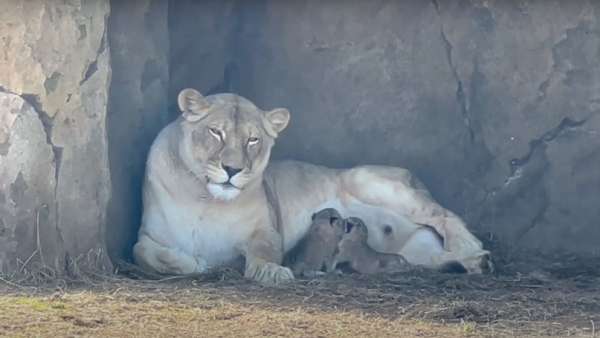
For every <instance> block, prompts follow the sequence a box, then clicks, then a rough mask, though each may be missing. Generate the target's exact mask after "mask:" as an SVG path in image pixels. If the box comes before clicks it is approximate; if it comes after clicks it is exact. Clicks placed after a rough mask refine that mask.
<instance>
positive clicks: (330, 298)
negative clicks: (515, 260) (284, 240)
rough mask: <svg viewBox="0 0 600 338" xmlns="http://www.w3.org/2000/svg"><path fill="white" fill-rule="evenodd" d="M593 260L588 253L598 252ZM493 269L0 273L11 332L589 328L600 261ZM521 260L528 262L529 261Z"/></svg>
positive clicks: (542, 332)
mask: <svg viewBox="0 0 600 338" xmlns="http://www.w3.org/2000/svg"><path fill="white" fill-rule="evenodd" d="M594 264H595V263H594ZM516 270H518V269H513V270H511V269H505V270H504V271H503V272H502V274H501V275H497V276H462V275H447V274H437V273H431V272H413V273H405V274H395V275H380V276H369V277H367V276H358V275H352V276H341V277H336V276H330V277H326V278H323V279H319V280H312V281H311V280H299V281H296V282H294V283H292V284H288V285H285V286H282V287H278V288H268V287H263V286H260V285H257V284H255V283H252V282H249V281H246V280H244V279H242V278H241V276H240V275H239V273H237V272H235V271H232V270H228V269H225V270H219V271H215V272H213V273H210V274H207V275H203V276H196V277H193V278H184V279H182V278H168V279H165V280H135V279H131V278H126V277H125V276H118V277H116V276H104V277H98V276H97V277H96V278H93V279H87V280H86V281H85V282H83V283H81V282H72V281H71V282H68V283H65V282H61V283H57V284H54V285H48V286H44V287H40V286H39V285H36V286H34V285H27V284H24V285H15V283H14V282H10V281H8V280H6V282H7V283H8V284H7V283H3V282H2V281H0V308H1V309H2V310H1V311H0V335H2V336H11V337H13V336H14V337H63V336H98V337H99V336H101V337H181V336H196V337H258V336H260V337H263V336H285V337H365V336H372V337H442V336H443V337H482V336H483V337H486V336H488V337H542V336H543V337H545V336H554V337H568V336H572V337H593V336H595V335H596V332H595V330H596V328H595V326H596V325H597V324H600V292H599V291H600V284H599V283H598V282H600V269H598V266H596V265H587V266H581V264H579V265H578V266H575V265H574V264H572V263H569V264H567V265H564V266H557V265H553V266H548V267H547V268H546V269H544V270H536V271H534V272H531V273H519V272H517V271H516ZM525 270H529V269H525Z"/></svg>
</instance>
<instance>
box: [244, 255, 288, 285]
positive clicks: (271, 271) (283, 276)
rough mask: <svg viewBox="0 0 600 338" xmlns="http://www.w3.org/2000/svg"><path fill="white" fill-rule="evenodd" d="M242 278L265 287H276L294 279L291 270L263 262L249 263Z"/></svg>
mask: <svg viewBox="0 0 600 338" xmlns="http://www.w3.org/2000/svg"><path fill="white" fill-rule="evenodd" d="M244 276H245V277H246V278H250V279H254V280H255V281H257V282H259V283H261V284H266V285H277V284H281V283H285V282H287V281H290V280H293V279H294V274H293V273H292V270H290V269H288V268H286V267H283V266H281V265H279V264H275V263H271V262H264V261H258V262H251V263H249V264H248V265H247V266H246V272H245V273H244Z"/></svg>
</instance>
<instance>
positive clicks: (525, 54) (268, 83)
mask: <svg viewBox="0 0 600 338" xmlns="http://www.w3.org/2000/svg"><path fill="white" fill-rule="evenodd" d="M200 7H202V6H200V5H197V4H195V3H194V2H193V1H190V0H187V1H186V0H184V1H177V6H174V7H172V8H171V13H170V16H171V17H176V18H178V20H177V21H176V22H173V23H172V24H171V27H170V28H171V37H172V39H171V53H172V55H171V67H172V68H173V69H179V71H174V72H173V74H172V79H171V81H172V82H171V89H172V92H176V91H177V90H179V89H180V88H183V87H185V86H188V85H193V86H195V87H196V88H198V89H201V90H204V91H207V90H210V88H212V86H214V85H215V84H219V83H222V84H226V83H228V81H227V79H228V78H237V79H239V82H240V86H239V88H238V90H237V91H238V92H240V93H241V94H242V95H245V96H247V97H249V98H250V99H252V100H254V101H255V102H256V103H257V104H258V105H259V106H261V107H265V108H271V107H274V106H286V107H288V108H290V110H291V112H292V121H291V124H290V126H289V127H288V129H287V130H286V132H285V133H284V134H283V135H282V137H281V138H280V139H279V140H278V144H277V146H276V148H275V149H274V153H273V156H274V157H275V158H296V159H300V160H307V161H311V162H315V163H320V164H325V165H329V166H333V167H348V166H351V165H356V164H362V163H364V164H370V163H372V164H389V165H399V166H403V167H406V168H409V169H411V170H412V171H413V172H414V173H416V174H417V176H419V177H420V178H421V179H422V180H423V181H424V182H425V183H426V185H427V186H428V187H429V188H430V189H431V191H432V193H433V195H434V196H435V197H436V199H438V200H439V201H440V202H441V203H442V204H444V205H445V206H447V207H449V208H450V209H452V210H454V211H456V212H457V213H459V214H461V215H462V216H463V217H465V218H466V220H467V221H468V223H469V225H470V227H471V229H473V230H474V231H475V232H476V233H478V234H479V235H480V237H481V238H482V239H487V238H490V237H492V238H493V239H494V240H498V242H499V243H500V244H501V245H504V246H507V247H512V248H514V247H517V248H529V249H540V250H544V251H550V252H556V251H560V250H566V251H570V252H574V253H578V254H584V255H597V254H600V251H599V249H598V243H599V242H600V226H599V222H600V221H599V220H600V208H598V205H600V170H599V168H600V151H598V149H600V136H599V130H600V120H599V117H598V115H599V114H600V63H599V62H598V60H599V59H600V25H599V22H598V17H600V4H599V3H598V2H597V1H591V0H588V1H585V0H582V1H570V2H560V1H519V2H506V1H486V0H464V1H437V0H432V1H419V0H409V1H377V2H367V1H344V2H342V1H328V2H313V1H273V0H267V1H263V2H260V3H257V2H252V3H250V2H244V1H227V2H221V3H220V4H219V5H218V6H213V7H210V8H204V7H203V8H200ZM194 13H195V14H194ZM196 15H203V16H207V17H209V19H206V20H197V17H196ZM214 22H218V23H219V24H216V23H214ZM213 23H214V24H213ZM227 23H228V24H227ZM192 31H195V32H199V33H198V34H197V35H194V36H192V35H190V34H189V33H186V32H192ZM228 63H229V64H235V65H237V67H234V68H233V69H235V70H237V74H235V76H231V74H230V76H229V77H228V76H223V73H227V72H224V70H226V69H228V67H227V65H228ZM184 65H194V67H192V69H194V71H193V72H184V71H183V70H184V69H187V68H186V67H185V66H184ZM221 79H222V80H221ZM220 81H221V82H220Z"/></svg>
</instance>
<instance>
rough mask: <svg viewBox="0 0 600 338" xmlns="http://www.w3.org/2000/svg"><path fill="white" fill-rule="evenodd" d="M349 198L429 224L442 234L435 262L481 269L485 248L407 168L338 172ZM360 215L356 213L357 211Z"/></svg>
mask: <svg viewBox="0 0 600 338" xmlns="http://www.w3.org/2000/svg"><path fill="white" fill-rule="evenodd" d="M342 184H343V187H342V188H343V191H344V192H346V194H347V196H349V197H348V198H349V199H354V200H355V201H358V202H359V203H362V204H366V205H370V206H376V207H380V208H384V209H386V210H388V211H389V212H392V213H396V214H400V215H403V216H404V217H406V218H407V219H409V220H410V221H411V222H413V223H414V224H423V225H428V226H431V227H432V228H434V229H435V231H436V232H437V233H438V234H439V235H440V236H441V237H442V238H443V248H444V252H443V254H440V255H433V256H435V257H432V258H434V260H436V261H437V264H438V265H439V264H443V263H445V262H448V261H458V262H460V263H461V264H463V265H464V266H465V268H466V269H467V270H468V271H469V272H474V273H478V272H482V271H483V270H485V269H483V268H482V266H487V265H488V264H487V262H488V261H489V252H488V251H486V250H483V246H482V244H481V242H480V241H479V240H478V239H477V238H476V237H475V236H474V235H473V234H471V232H469V230H468V229H467V227H466V224H465V223H464V222H463V220H462V219H461V218H460V217H458V216H457V215H456V214H454V213H453V212H451V211H450V210H447V209H445V208H444V207H442V206H441V205H439V204H438V203H437V202H436V201H435V200H434V199H433V198H432V197H431V195H430V193H429V192H428V191H427V189H426V187H425V186H424V185H423V183H421V182H420V181H419V180H418V179H416V178H415V177H414V176H413V175H412V174H411V173H410V172H409V171H408V170H406V169H402V168H396V167H386V166H362V167H357V168H354V169H350V170H347V171H345V172H344V173H343V174H342ZM359 216H360V215H359Z"/></svg>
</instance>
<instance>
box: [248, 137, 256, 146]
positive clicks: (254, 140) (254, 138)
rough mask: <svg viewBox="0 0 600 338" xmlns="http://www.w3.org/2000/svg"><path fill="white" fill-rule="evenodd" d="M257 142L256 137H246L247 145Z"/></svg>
mask: <svg viewBox="0 0 600 338" xmlns="http://www.w3.org/2000/svg"><path fill="white" fill-rule="evenodd" d="M257 143H258V137H250V138H249V139H248V145H249V146H253V145H255V144H257Z"/></svg>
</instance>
